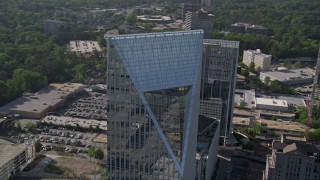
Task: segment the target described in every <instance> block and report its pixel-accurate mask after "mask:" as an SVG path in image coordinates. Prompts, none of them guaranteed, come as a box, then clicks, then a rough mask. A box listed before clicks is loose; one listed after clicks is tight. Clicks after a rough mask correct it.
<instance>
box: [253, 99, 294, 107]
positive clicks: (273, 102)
mask: <svg viewBox="0 0 320 180" xmlns="http://www.w3.org/2000/svg"><path fill="white" fill-rule="evenodd" d="M257 105H268V106H278V107H288V103H287V101H286V100H280V99H269V98H256V106H257Z"/></svg>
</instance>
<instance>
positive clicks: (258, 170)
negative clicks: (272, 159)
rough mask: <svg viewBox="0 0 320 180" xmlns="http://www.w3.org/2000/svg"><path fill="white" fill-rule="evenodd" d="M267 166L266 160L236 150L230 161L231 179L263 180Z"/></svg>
mask: <svg viewBox="0 0 320 180" xmlns="http://www.w3.org/2000/svg"><path fill="white" fill-rule="evenodd" d="M265 166H266V163H265V159H263V158H260V157H257V156H254V155H253V154H249V153H247V152H244V151H239V150H235V151H234V153H233V155H232V156H231V161H230V169H231V174H230V177H231V178H230V179H232V180H242V179H246V180H261V179H262V174H263V170H264V168H265Z"/></svg>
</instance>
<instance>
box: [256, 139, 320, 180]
mask: <svg viewBox="0 0 320 180" xmlns="http://www.w3.org/2000/svg"><path fill="white" fill-rule="evenodd" d="M295 139H296V140H295ZM299 139H300V138H299ZM262 179H263V180H278V179H279V180H280V179H281V180H292V179H296V180H306V179H308V180H318V179H320V149H319V147H317V146H316V145H313V144H307V143H306V142H305V141H300V140H298V138H296V137H291V138H290V139H289V140H288V139H285V137H282V139H281V141H280V140H274V141H273V142H272V154H270V155H269V154H268V155H267V157H266V169H265V171H264V172H263V178H262Z"/></svg>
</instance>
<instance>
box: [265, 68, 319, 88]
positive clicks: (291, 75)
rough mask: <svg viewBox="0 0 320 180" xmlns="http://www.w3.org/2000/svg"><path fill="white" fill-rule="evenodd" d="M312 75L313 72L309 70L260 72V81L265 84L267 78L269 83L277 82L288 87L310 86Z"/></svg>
mask: <svg viewBox="0 0 320 180" xmlns="http://www.w3.org/2000/svg"><path fill="white" fill-rule="evenodd" d="M314 74H315V70H313V69H310V68H302V69H287V70H278V71H265V72H260V80H261V81H262V82H265V78H266V77H269V78H270V80H271V81H274V80H278V81H280V82H282V83H283V84H286V85H289V86H301V85H305V84H308V85H309V84H312V82H313V77H314Z"/></svg>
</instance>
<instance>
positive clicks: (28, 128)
mask: <svg viewBox="0 0 320 180" xmlns="http://www.w3.org/2000/svg"><path fill="white" fill-rule="evenodd" d="M26 128H27V130H28V131H31V130H33V129H35V128H36V125H35V124H33V123H32V122H28V123H27V124H26Z"/></svg>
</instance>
